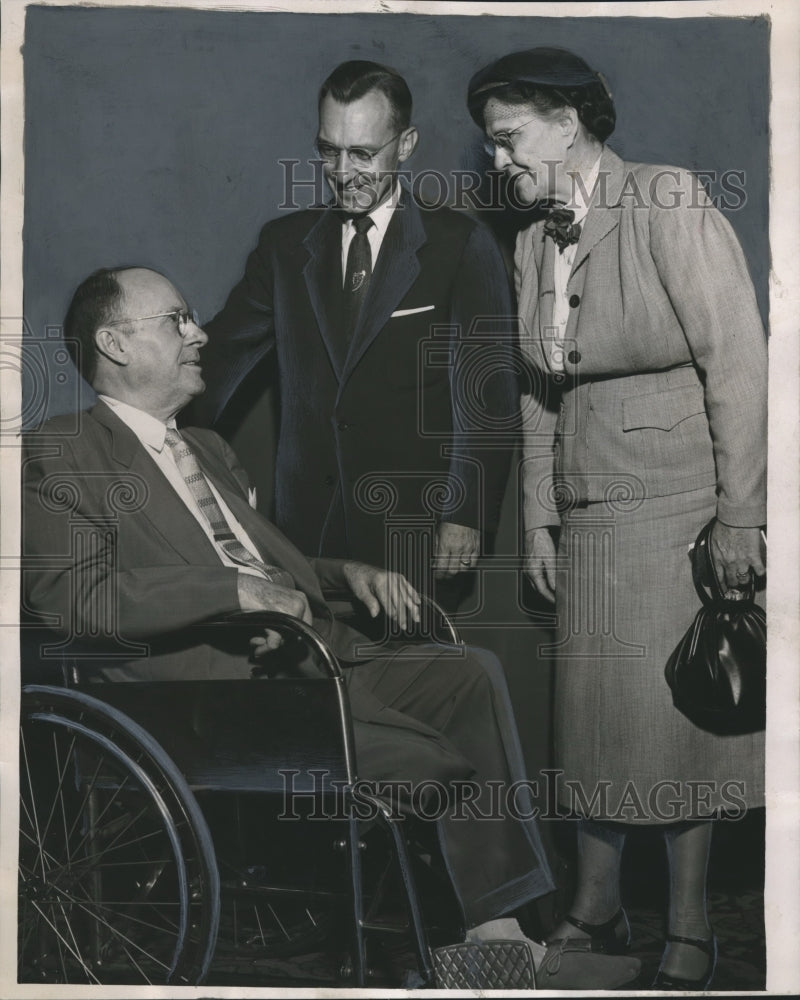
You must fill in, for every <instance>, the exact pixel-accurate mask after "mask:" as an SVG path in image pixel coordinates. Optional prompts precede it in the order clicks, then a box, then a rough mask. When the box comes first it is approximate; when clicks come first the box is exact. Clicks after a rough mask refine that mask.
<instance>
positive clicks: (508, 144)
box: [483, 118, 536, 159]
mask: <svg viewBox="0 0 800 1000" xmlns="http://www.w3.org/2000/svg"><path fill="white" fill-rule="evenodd" d="M535 121H536V118H529V119H528V120H527V121H526V122H523V123H522V124H521V125H517V127H516V128H512V129H511V131H510V132H497V133H495V135H494V137H493V138H492V139H487V140H486V142H485V143H484V144H483V148H484V149H485V150H486V153H487V155H488V156H490V157H491V158H492V159H494V157H495V153H496V151H497V150H498V149H502V150H504V151H505V152H506V153H508V154H509V156H510V155H511V153H513V152H514V140H513V139H512V138H511V137H512V135H516V134H517V132H519V131H520V130H521V129H523V128H525V126H526V125H530V123H531V122H535Z"/></svg>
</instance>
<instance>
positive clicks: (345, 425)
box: [336, 420, 350, 431]
mask: <svg viewBox="0 0 800 1000" xmlns="http://www.w3.org/2000/svg"><path fill="white" fill-rule="evenodd" d="M336 426H337V427H338V428H339V430H340V431H346V430H347V428H348V427H349V426H350V424H348V423H347V421H345V420H340V421H339V423H338V424H337V425H336Z"/></svg>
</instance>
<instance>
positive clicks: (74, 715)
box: [18, 601, 460, 986]
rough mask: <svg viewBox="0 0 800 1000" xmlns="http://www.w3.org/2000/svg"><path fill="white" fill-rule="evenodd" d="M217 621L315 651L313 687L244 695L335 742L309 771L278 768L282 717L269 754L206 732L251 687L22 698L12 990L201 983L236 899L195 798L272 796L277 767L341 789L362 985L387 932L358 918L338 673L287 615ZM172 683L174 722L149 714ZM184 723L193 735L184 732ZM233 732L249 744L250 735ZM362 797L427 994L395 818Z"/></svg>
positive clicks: (94, 690)
mask: <svg viewBox="0 0 800 1000" xmlns="http://www.w3.org/2000/svg"><path fill="white" fill-rule="evenodd" d="M428 604H429V608H428V610H430V609H433V611H434V612H435V613H436V614H439V615H441V620H442V621H444V623H445V631H446V634H447V637H448V640H449V641H451V642H455V643H459V644H460V639H459V637H458V635H457V633H456V631H455V629H454V628H453V626H452V624H451V623H450V622H449V620H448V619H447V617H446V615H444V612H442V611H441V609H440V608H438V606H437V605H435V603H434V602H432V601H430V602H428ZM213 624H215V625H224V626H226V627H230V626H236V627H237V628H242V627H244V628H247V629H250V630H251V631H250V634H252V629H253V628H256V629H259V628H271V629H274V630H276V631H279V632H282V633H284V634H287V635H289V636H295V637H298V638H300V639H302V641H303V642H305V643H306V644H307V645H308V646H309V647H310V648H311V649H312V650H313V651H314V652H315V653H316V655H317V659H318V666H319V667H320V669H321V675H322V676H321V677H314V678H293V679H289V680H288V681H286V682H284V681H283V680H277V681H275V680H271V681H265V682H255V683H257V684H258V686H259V689H261V690H260V691H259V693H261V691H264V692H268V691H270V686H271V685H275V684H278V685H281V684H284V683H286V684H288V685H289V687H290V688H291V689H292V690H293V691H294V692H295V693H297V692H304V694H301V695H300V697H305V698H306V703H308V702H309V699H310V701H311V702H313V703H314V704H317V705H321V706H324V707H323V708H321V709H320V711H321V712H322V713H323V714H322V715H318V716H315V719H320V720H321V721H320V723H319V724H320V726H322V727H323V728H324V727H325V726H328V727H330V728H329V730H328V734H329V736H330V738H331V739H332V740H333V744H334V745H333V746H329V747H328V748H327V751H326V755H325V756H324V758H315V759H314V760H312V761H311V762H309V761H308V760H307V759H306V758H305V755H303V754H302V752H301V753H300V759H299V760H298V759H295V760H288V761H287V759H286V755H285V746H284V745H283V744H282V742H281V733H282V732H283V733H287V732H288V733H289V737H287V740H288V741H289V742H291V727H292V726H293V727H294V730H295V731H297V726H296V724H294V722H293V720H286V721H287V722H288V723H289V724H290V726H289V729H284V730H281V728H280V724H278V725H277V729H278V730H279V731H278V732H277V733H273V737H274V739H273V740H272V742H271V743H270V742H269V740H267V741H266V743H265V742H264V741H263V740H260V742H261V744H262V745H261V746H256V747H252V746H250V747H247V746H243V744H242V734H241V733H240V732H239V731H238V730H239V726H238V725H237V726H234V727H232V728H231V729H230V731H225V732H221V733H220V728H224V727H217V731H216V733H215V726H214V709H215V703H216V701H217V696H216V693H215V692H223V691H227V693H228V695H230V696H231V697H235V699H236V698H238V699H239V700H238V705H239V710H240V712H239V714H237V721H238V720H239V719H240V718H241V714H242V713H243V714H244V715H247V713H248V712H249V711H250V709H249V708H248V703H251V702H252V698H251V693H252V692H253V690H254V689H253V684H254V682H253V681H248V680H243V681H224V680H223V681H176V682H154V683H139V682H126V683H118V684H113V683H105V684H92V685H83V686H78V687H74V686H73V687H56V686H51V685H43V684H34V685H26V686H24V687H23V691H22V709H21V719H20V741H21V742H20V771H21V775H20V800H21V805H20V878H19V929H18V933H19V948H18V977H19V978H20V980H21V981H36V982H52V981H56V982H62V981H63V982H87V983H93V982H101V983H108V982H111V983H129V982H131V981H132V979H131V976H133V979H135V980H137V981H142V982H145V983H166V984H172V985H192V984H198V983H202V982H203V981H204V980H205V978H206V977H207V975H208V973H209V968H210V967H211V963H212V959H213V957H214V953H215V947H216V943H217V936H218V933H219V928H220V912H221V905H222V899H223V891H222V890H225V891H227V890H228V889H230V888H231V887H230V886H229V885H228V884H227V883H225V882H223V885H222V889H221V880H220V874H219V870H218V864H217V857H216V854H215V846H214V841H213V838H212V835H211V832H210V829H209V826H208V823H207V820H206V817H205V816H204V813H203V810H202V809H201V807H200V805H199V804H198V801H197V798H196V795H195V793H198V794H199V792H200V791H204V792H205V791H225V792H229V791H235V792H258V793H269V792H275V791H277V790H278V782H277V776H278V775H280V773H281V768H286V767H287V764H289V765H292V766H294V765H296V764H298V763H299V764H300V765H301V766H306V767H307V765H308V764H309V763H312V764H315V765H317V766H319V765H322V767H323V769H324V770H325V771H326V772H327V775H328V778H329V779H330V781H331V784H333V783H336V782H338V794H339V795H341V796H342V799H341V800H340V801H343V802H344V804H345V806H346V809H347V819H346V820H345V822H344V826H345V834H344V837H343V838H342V840H341V841H340V842H339V844H338V846H339V848H340V849H341V850H343V852H344V854H345V857H346V869H347V879H346V881H347V891H346V895H347V908H348V910H349V912H350V914H351V921H352V926H351V932H350V936H351V944H350V955H351V958H350V963H351V970H352V980H353V981H354V983H355V985H357V986H364V985H365V984H366V981H367V975H368V969H367V958H366V940H365V934H366V932H367V931H370V930H384V931H385V930H386V929H387V927H386V925H385V924H383V923H380V922H375V920H374V917H373V914H372V912H371V909H367V911H366V912H365V906H364V873H363V865H362V857H361V855H362V850H363V847H364V844H363V842H362V840H361V836H360V830H359V821H358V818H357V815H356V813H355V811H354V809H353V805H354V797H353V787H354V785H355V783H356V778H357V772H356V755H355V747H354V742H353V728H352V720H351V717H350V711H349V703H348V699H347V695H346V692H345V688H344V677H343V674H342V671H341V668H340V666H339V664H338V662H337V660H336V658H335V656H334V655H333V653H332V652H331V650H330V649H329V648H328V647H327V645H326V644H325V642H324V641H323V640H322V638H321V637H320V636H319V634H318V633H317V632H316V631H315V630H314V629H313V628H311V627H310V626H308V625H306V624H305V623H304V622H302V621H299V620H298V619H295V618H291V617H288V616H286V615H282V614H278V613H272V612H257V613H247V614H238V615H234V616H231V617H230V618H228V619H225V620H224V621H223V622H218V623H213ZM171 687H173V688H175V689H176V691H177V692H179V693H180V695H181V699H180V700H179V701H178V702H173V704H180V705H182V706H183V708H182V710H181V712H179V713H177V715H176V714H175V713H171V712H169V711H166V712H165V711H163V710H162V711H161V712H160V713H159V711H158V710H156V709H154V705H156V706H157V704H158V699H159V696H160V695H162V694H164V693H165V692H167V690H168V689H169V688H171ZM237 687H238V691H237ZM272 690H273V691H274V690H275V689H274V687H273V688H272ZM89 691H91V694H90V693H89ZM154 699H155V700H154ZM167 704H169V702H167ZM265 704H266V702H265ZM253 707H254V708H256V709H257V707H258V706H257V705H254V706H253ZM183 709H186V710H185V711H184V710H183ZM203 713H205V715H204V714H203ZM198 719H200V720H201V722H200V723H198ZM203 719H205V723H204V725H205V726H206V729H205V730H204V731H203V737H204V738H205V737H206V736H208V734H209V733H211V734H212V735H213V738H212V739H211V743H210V746H209V745H206V746H205V748H204V744H203V739H195V738H194V737H196V736H197V733H196V732H195V730H196V729H197V727H198V725H200V726H201V729H202V728H203V725H201V723H202V720H203ZM187 720H188V728H187V726H183V727H182V725H181V724H180V723H181V722H184V723H186V722H187ZM260 721H261V722H262V723H263V718H261V719H260ZM250 722H251V723H255V724H257V723H258V722H259V718H251V719H250ZM263 728H265V727H264V726H263V725H262V729H263ZM190 729H191V730H192V731H191V732H190V731H189V730H190ZM244 730H245V734H246V736H248V737H249V736H251V735H253V732H252V726H250V725H249V724H244ZM331 734H333V735H331ZM246 742H247V740H245V743H246ZM198 751H199V752H198ZM236 756H238V759H237V760H234V759H232V758H233V757H236ZM282 787H285V785H283V786H282ZM326 787H327V786H326ZM359 798H360V800H361V802H362V803H363V802H364V801H365V799H366V800H368V801H369V802H371V804H372V806H373V807H374V809H373V815H374V817H375V818H376V821H377V823H378V825H379V826H380V827H381V828H382V829H383V830H384V831H385V833H386V834H387V835H388V841H389V843H390V845H391V850H392V852H393V857H394V860H395V862H396V864H397V866H398V868H399V872H400V875H401V881H402V886H403V891H404V901H405V905H406V909H407V913H408V920H407V923H406V925H405V928H404V929H407V930H408V931H409V932H410V936H411V944H412V948H413V951H414V954H415V957H416V961H417V965H418V970H419V978H420V982H421V985H423V986H429V985H432V984H433V969H432V965H431V957H430V949H429V947H428V940H427V934H426V929H425V925H424V923H423V918H422V911H421V907H420V901H419V898H418V894H417V888H416V884H415V879H414V874H413V871H412V865H411V860H410V857H409V852H408V848H407V844H406V839H405V837H404V834H403V831H402V829H401V827H400V823H399V822H398V817H397V816H396V815H395V814H393V812H392V811H391V809H390V808H389V806H388V804H387V803H385V802H383V801H381V800H380V799H379V798H378V797H376V796H371V795H368V794H366V793H365V792H364V791H363V789H360V790H359ZM151 848H153V850H152V851H151ZM154 855H155V856H154ZM234 912H235V911H234ZM306 912H309V911H308V910H307V911H306ZM394 929H397V928H394ZM132 970H133V971H132Z"/></svg>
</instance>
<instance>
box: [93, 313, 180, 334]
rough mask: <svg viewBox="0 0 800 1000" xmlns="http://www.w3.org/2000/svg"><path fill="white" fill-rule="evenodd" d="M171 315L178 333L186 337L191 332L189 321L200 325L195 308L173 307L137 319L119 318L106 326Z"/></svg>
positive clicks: (139, 321) (164, 317)
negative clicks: (167, 310)
mask: <svg viewBox="0 0 800 1000" xmlns="http://www.w3.org/2000/svg"><path fill="white" fill-rule="evenodd" d="M168 316H169V317H170V318H171V319H173V320H174V321H175V325H176V326H177V327H178V333H179V334H180V335H181V336H182V337H185V336H186V334H187V333H188V332H189V323H190V322H191V323H193V324H194V325H195V326H200V320H199V317H198V315H197V311H196V310H195V309H171V310H170V311H169V312H164V313H153V315H152V316H137V317H136V318H135V319H117V320H114V322H113V323H106V326H121V325H122V324H123V323H144V321H145V320H146V319H166V318H167V317H168Z"/></svg>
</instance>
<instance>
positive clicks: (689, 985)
mask: <svg viewBox="0 0 800 1000" xmlns="http://www.w3.org/2000/svg"><path fill="white" fill-rule="evenodd" d="M667 941H674V942H675V943H676V944H689V945H691V946H692V947H693V948H699V949H700V951H704V952H705V953H706V955H708V965H707V966H706V971H705V972H704V974H703V975H702V976H699V977H698V978H697V979H685V978H684V977H683V976H671V975H669V973H666V972H662V971H661V968H660V967H659V970H658V972H657V973H656V978H655V979H654V980H653V986H652V989H654V990H685V991H686V992H687V993H692V992H694V993H701V992H702V991H703V990H707V989H708V987H709V986H710V985H711V980H712V979H713V978H714V970H715V969H716V967H717V939H716V937H715V936H714V935H713V934H712V935H711V939H710V940H708V941H706V940H704V939H703V938H690V937H681V936H680V935H679V934H667ZM662 963H663V959H662Z"/></svg>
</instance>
